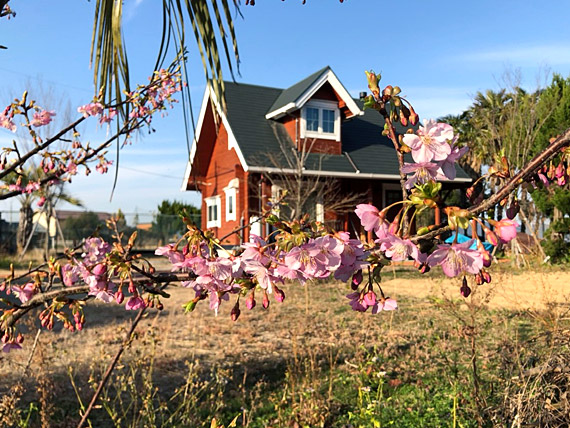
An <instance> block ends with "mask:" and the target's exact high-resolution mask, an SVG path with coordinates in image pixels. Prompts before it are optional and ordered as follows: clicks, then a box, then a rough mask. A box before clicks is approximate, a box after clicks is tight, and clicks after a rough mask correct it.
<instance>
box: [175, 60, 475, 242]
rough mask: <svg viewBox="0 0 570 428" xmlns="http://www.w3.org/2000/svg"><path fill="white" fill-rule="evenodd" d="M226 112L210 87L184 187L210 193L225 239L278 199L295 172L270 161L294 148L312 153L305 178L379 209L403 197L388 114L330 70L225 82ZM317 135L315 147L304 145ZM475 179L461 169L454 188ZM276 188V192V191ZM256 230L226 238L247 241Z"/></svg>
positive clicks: (208, 205) (205, 208) (206, 221)
mask: <svg viewBox="0 0 570 428" xmlns="http://www.w3.org/2000/svg"><path fill="white" fill-rule="evenodd" d="M225 100H226V110H225V111H223V110H222V108H221V104H220V102H219V100H218V99H216V96H215V94H214V92H213V91H212V90H211V89H210V88H209V87H208V88H207V89H206V91H205V93H204V98H203V100H202V107H201V110H200V116H199V120H198V125H197V129H196V135H195V139H194V144H193V146H192V150H191V154H190V160H189V163H188V166H187V168H186V173H185V177H184V183H183V186H182V189H183V190H197V191H200V192H201V194H202V213H203V214H202V228H204V229H206V228H207V229H213V230H214V232H215V234H216V236H217V237H218V238H222V237H224V236H225V235H227V234H229V233H230V232H231V231H232V230H234V229H236V228H237V227H239V226H241V225H244V224H247V223H249V222H250V221H252V219H254V218H255V217H256V216H258V215H259V213H260V212H262V211H263V210H264V209H266V208H267V207H268V206H269V201H270V200H271V198H272V195H273V196H275V190H276V189H275V187H276V186H275V184H273V185H272V184H271V183H272V181H271V180H268V179H267V177H271V175H272V174H283V173H288V172H290V173H294V172H295V171H293V170H291V171H288V170H287V166H286V165H285V166H283V165H276V164H275V161H274V160H273V161H272V162H269V160H268V159H269V158H272V159H275V158H276V157H271V156H269V155H270V154H272V153H273V154H277V153H280V152H282V151H283V147H284V145H285V146H288V147H289V149H290V150H301V148H302V147H304V148H305V150H307V147H309V148H310V149H309V151H310V153H308V154H307V156H306V158H304V164H303V168H302V172H303V176H305V177H321V178H322V177H324V178H325V179H326V180H336V181H335V183H336V184H335V185H336V186H338V187H339V188H340V189H341V190H344V191H346V192H352V193H358V194H362V195H364V196H363V198H362V201H361V202H363V203H364V202H369V203H373V204H374V205H376V206H378V207H383V206H387V205H388V204H390V203H392V202H395V201H396V200H400V199H401V191H400V190H399V189H400V187H399V172H398V162H397V158H396V154H395V152H394V148H393V145H392V143H391V142H390V140H388V139H387V138H386V137H383V136H382V133H381V132H382V129H383V125H384V123H383V119H382V117H381V116H380V115H379V114H378V112H376V111H371V110H367V111H364V110H363V109H362V102H360V101H358V100H355V99H353V98H352V97H351V96H350V94H349V93H348V91H347V90H346V89H345V88H344V86H343V85H342V83H341V82H340V81H339V80H338V78H337V77H336V75H335V74H334V73H333V71H332V70H331V69H330V68H329V67H325V68H323V69H321V70H319V71H317V72H316V73H314V74H312V75H310V76H308V77H307V78H305V79H303V80H302V81H300V82H298V83H296V84H294V85H293V86H291V87H289V88H287V89H279V88H270V87H263V86H257V85H249V84H243V83H239V84H238V83H232V82H225ZM308 139H310V141H311V144H310V145H306V144H305V145H304V143H306V142H307V140H308ZM470 181H471V180H470V178H469V177H468V176H467V174H465V172H464V171H462V170H460V169H459V168H458V174H457V178H456V179H455V180H454V182H452V183H447V184H446V186H448V187H450V186H451V187H457V186H464V185H465V184H466V183H469V182H470ZM272 187H273V189H272ZM322 203H323V201H315V204H316V205H317V206H316V209H315V210H314V213H315V215H316V216H317V217H320V219H321V220H324V219H325V218H326V219H327V220H334V221H336V225H337V226H340V227H343V228H346V229H347V230H352V229H353V228H354V224H355V222H354V218H353V217H352V216H351V215H350V214H348V213H343V214H335V213H330V212H323V208H322V205H321V206H320V207H319V204H322ZM267 230H268V228H267V227H266V226H263V225H260V224H258V223H257V224H254V225H253V227H252V233H256V234H259V235H262V236H263V235H265V234H266V233H267ZM248 237H249V236H248V231H247V230H246V231H244V232H243V233H241V234H239V235H233V236H231V237H230V238H227V239H226V240H224V243H225V244H230V245H232V244H239V243H240V241H241V240H247V239H248Z"/></svg>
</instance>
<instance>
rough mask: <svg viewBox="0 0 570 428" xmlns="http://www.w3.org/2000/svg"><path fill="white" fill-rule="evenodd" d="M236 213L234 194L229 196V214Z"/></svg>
mask: <svg viewBox="0 0 570 428" xmlns="http://www.w3.org/2000/svg"><path fill="white" fill-rule="evenodd" d="M233 213H234V197H233V196H232V195H230V196H228V214H233Z"/></svg>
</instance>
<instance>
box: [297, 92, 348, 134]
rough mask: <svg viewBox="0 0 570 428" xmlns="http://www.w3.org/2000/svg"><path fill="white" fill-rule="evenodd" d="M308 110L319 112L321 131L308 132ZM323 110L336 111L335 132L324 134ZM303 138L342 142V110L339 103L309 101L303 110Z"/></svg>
mask: <svg viewBox="0 0 570 428" xmlns="http://www.w3.org/2000/svg"><path fill="white" fill-rule="evenodd" d="M307 108H315V109H318V110H319V130H318V131H309V130H307ZM323 110H333V111H334V132H332V133H331V132H323ZM301 138H321V139H325V140H336V141H340V110H339V108H338V103H336V102H334V101H325V100H318V101H316V100H311V101H308V102H307V103H306V104H305V105H304V106H303V108H302V109H301Z"/></svg>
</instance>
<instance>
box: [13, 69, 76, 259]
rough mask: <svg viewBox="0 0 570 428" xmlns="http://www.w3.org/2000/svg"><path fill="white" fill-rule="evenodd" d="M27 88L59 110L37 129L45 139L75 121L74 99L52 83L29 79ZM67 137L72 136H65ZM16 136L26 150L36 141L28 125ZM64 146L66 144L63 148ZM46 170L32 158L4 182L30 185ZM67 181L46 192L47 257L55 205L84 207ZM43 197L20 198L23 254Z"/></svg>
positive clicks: (18, 243) (20, 247)
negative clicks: (51, 118)
mask: <svg viewBox="0 0 570 428" xmlns="http://www.w3.org/2000/svg"><path fill="white" fill-rule="evenodd" d="M25 87H27V88H30V89H29V92H30V93H31V94H33V97H34V98H35V99H36V101H37V104H38V105H40V106H42V108H44V109H45V110H47V111H51V110H57V111H58V115H57V116H55V117H54V119H53V120H52V121H51V122H50V123H48V124H47V125H44V126H42V127H40V128H37V129H35V132H36V133H37V134H38V135H39V136H40V137H41V138H42V139H44V138H47V137H49V136H51V135H53V134H55V133H56V132H57V130H59V129H61V128H62V126H63V125H64V124H66V123H70V122H72V120H73V110H72V108H71V102H70V101H69V99H68V98H67V96H66V95H63V94H58V93H57V91H56V90H55V89H54V88H53V86H51V85H45V84H44V83H43V82H42V81H41V80H40V79H37V80H36V81H33V82H32V81H30V80H28V81H27V83H26V85H25ZM14 96H15V94H9V95H8V96H7V98H14ZM63 137H64V138H67V137H68V136H65V135H64V136H63ZM16 139H17V142H18V146H19V147H22V148H23V149H24V150H26V151H28V150H30V149H32V148H33V146H34V143H33V141H31V140H30V134H29V132H27V131H26V129H24V128H20V129H18V131H17V133H16ZM62 148H63V147H62ZM44 175H45V174H44V172H43V170H42V168H41V167H40V166H39V165H38V159H37V158H36V157H32V158H31V159H30V160H29V161H28V162H27V163H26V165H25V167H24V168H23V169H22V170H21V171H16V172H15V173H14V174H10V175H8V176H7V177H6V178H5V179H4V182H5V183H6V184H16V183H21V184H22V185H24V186H25V185H26V184H28V181H30V180H32V181H39V180H41V179H42V178H43V177H44ZM64 187H65V183H64V182H60V183H58V184H57V185H54V186H52V187H51V188H46V189H45V190H44V192H43V193H42V196H43V198H44V200H45V208H44V209H43V211H44V212H45V213H46V220H47V225H48V228H47V229H48V230H47V231H46V237H45V254H44V255H45V256H46V257H47V251H48V248H49V239H50V237H49V224H50V220H51V218H52V217H53V215H54V214H55V206H56V204H57V203H58V202H59V201H65V202H67V203H69V204H71V205H76V206H81V202H80V201H79V200H77V199H76V198H73V197H72V196H71V195H69V194H68V193H67V192H66V191H65V189H64ZM39 198H40V196H39V194H38V193H36V192H33V193H23V194H22V195H20V196H19V197H18V199H19V201H20V216H19V221H18V229H17V232H16V247H17V251H18V254H20V255H22V254H23V253H24V251H25V248H26V247H27V246H28V244H29V241H30V239H31V235H32V234H33V231H34V225H33V217H34V210H33V204H34V202H36V201H37V200H38V199H39Z"/></svg>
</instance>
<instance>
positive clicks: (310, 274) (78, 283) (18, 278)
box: [0, 0, 570, 426]
mask: <svg viewBox="0 0 570 428" xmlns="http://www.w3.org/2000/svg"><path fill="white" fill-rule="evenodd" d="M121 3H122V2H120V1H118V2H104V1H102V0H99V1H97V7H98V9H97V12H96V14H97V19H98V22H99V23H100V24H101V23H102V25H103V26H105V25H110V24H111V21H107V20H108V19H110V18H109V15H108V14H112V12H113V10H116V9H113V8H119V9H120V7H121V6H120V5H121ZM191 3H192V5H194V6H196V7H198V8H199V6H198V3H200V2H191ZM195 3H196V4H195ZM251 3H253V2H251ZM0 5H2V6H3V8H2V9H1V10H2V11H3V14H4V15H7V16H10V14H9V13H6V11H10V10H9V9H7V2H5V1H4V2H3V4H2V3H0ZM109 5H111V6H109ZM194 6H193V7H194ZM106 7H110V8H111V9H106ZM208 19H209V18H208ZM210 24H211V22H210ZM96 31H98V30H96ZM202 42H203V41H202ZM114 43H115V44H113V43H110V45H113V46H114V47H113V49H115V50H114V54H113V55H112V56H111V57H110V58H112V61H111V62H112V63H113V65H112V66H110V68H109V69H108V70H107V71H106V72H104V73H103V72H102V71H101V70H99V72H101V73H103V74H98V76H100V77H98V78H97V79H98V80H97V83H98V85H100V86H101V87H103V88H104V89H103V90H102V91H101V92H99V93H97V95H96V96H95V98H94V99H93V100H91V101H90V102H88V103H87V104H85V105H82V106H79V107H78V108H77V116H78V117H77V119H75V120H74V121H72V122H71V123H70V124H68V125H67V126H65V127H63V128H62V129H61V130H59V131H56V132H55V133H54V134H53V135H52V136H50V137H43V138H42V137H40V135H39V133H38V132H37V129H38V128H41V127H42V126H46V125H47V124H48V123H50V122H51V121H52V117H53V114H54V112H52V111H48V110H46V109H44V108H43V107H42V106H40V105H37V104H36V102H35V101H34V100H33V99H32V98H31V96H30V95H29V94H27V93H24V94H23V96H22V97H20V98H19V99H16V100H14V101H13V102H12V103H11V104H9V105H8V106H6V107H5V108H3V109H1V110H0V127H1V128H4V130H3V131H9V132H13V131H15V130H16V129H18V127H20V128H22V129H25V130H26V132H27V133H28V134H29V136H30V139H31V141H32V142H33V145H32V147H31V148H30V149H29V150H27V151H25V152H24V151H22V150H21V148H20V147H18V145H17V144H14V146H13V147H6V148H3V149H2V152H1V153H0V179H3V178H4V177H7V176H8V175H10V174H16V175H19V176H21V177H22V180H20V181H18V180H16V182H14V183H12V184H6V185H4V186H3V188H2V189H1V190H0V199H8V198H12V197H16V196H18V195H22V194H36V195H39V196H40V198H41V195H42V194H43V193H44V192H45V191H46V189H49V188H50V187H51V186H55V185H57V184H58V183H60V182H64V181H69V180H70V179H71V178H72V177H74V176H75V175H77V174H80V173H84V174H90V173H91V172H92V170H93V169H94V170H95V171H97V172H98V173H106V172H107V171H108V168H109V165H110V164H111V161H110V160H109V159H108V158H107V156H106V154H107V150H108V149H109V147H110V145H111V144H113V143H114V142H116V141H117V140H118V139H123V140H124V139H126V140H127V141H128V139H129V138H131V136H132V135H133V133H134V132H136V131H137V130H140V129H141V128H144V127H145V126H149V125H150V123H151V120H152V118H153V116H154V115H155V114H156V113H159V112H163V111H165V110H166V109H167V108H169V107H170V106H172V104H173V103H174V102H175V101H176V99H175V97H176V95H177V94H179V93H180V92H181V91H182V89H183V87H184V81H183V74H184V68H183V62H182V60H183V56H184V53H183V52H178V55H177V56H176V60H175V62H174V64H173V65H172V66H170V67H166V68H159V69H158V70H157V71H155V72H154V73H153V74H152V76H151V77H150V82H149V83H148V84H146V85H140V86H138V87H137V88H136V89H132V90H127V91H126V92H124V93H121V94H120V95H119V93H118V92H116V91H110V89H109V85H108V84H109V82H110V80H106V79H108V78H109V76H111V75H113V73H119V74H120V70H124V68H121V67H124V64H123V63H122V62H121V58H122V57H121V52H122V50H121V48H120V46H119V45H118V44H117V40H115V41H114ZM199 43H200V41H199ZM102 46H103V45H101V46H98V48H99V47H101V49H103V47H102ZM105 49H106V48H105ZM226 50H227V49H226ZM97 52H99V49H97ZM97 55H99V53H97ZM101 55H103V54H101ZM208 55H209V54H208ZM113 61H115V62H113ZM116 61H118V62H116ZM103 63H105V61H103ZM214 68H215V67H214ZM96 73H97V67H96ZM105 73H107V74H105ZM109 73H110V74H109ZM101 76H103V77H101ZM217 77H219V74H218V75H217ZM366 77H367V81H368V87H369V89H370V94H369V95H368V96H367V97H366V99H365V108H370V109H374V110H376V111H377V112H378V114H380V115H381V116H382V117H383V119H384V123H385V126H384V130H383V131H382V132H383V134H384V135H386V136H387V137H388V138H389V139H390V140H391V141H392V143H393V146H394V150H395V151H396V153H397V158H398V164H399V165H398V166H399V171H400V184H401V192H402V199H401V201H399V202H396V203H395V204H393V205H391V206H389V207H384V208H383V209H378V208H377V207H374V206H372V205H369V204H360V205H358V206H356V207H355V212H356V215H357V216H358V217H359V218H360V221H361V225H362V227H363V229H364V230H365V231H367V232H370V233H369V235H368V236H369V237H370V238H366V237H365V236H361V237H356V236H351V235H350V234H349V233H348V232H347V231H342V230H331V229H329V228H327V227H325V226H324V225H323V224H322V223H320V222H318V221H309V220H307V219H306V218H300V219H295V220H291V221H285V220H283V219H280V218H279V217H278V216H277V215H275V213H272V212H271V211H268V212H266V213H263V215H262V218H263V221H265V222H267V223H269V224H271V225H272V226H273V227H274V229H275V233H274V240H272V241H271V242H268V241H265V240H263V239H262V238H260V237H257V236H252V238H251V240H250V242H248V243H244V244H243V245H242V246H241V247H240V248H239V249H237V250H235V251H229V250H227V249H225V248H224V247H223V246H222V245H221V243H220V240H218V239H216V238H215V237H214V235H213V234H212V233H210V232H209V231H208V230H201V229H199V228H198V227H197V226H196V225H194V224H193V223H192V222H191V221H190V220H189V219H184V221H185V224H186V229H187V231H186V233H185V234H184V236H183V237H182V238H181V239H180V240H179V241H178V242H176V243H174V244H168V245H166V246H163V247H160V248H157V249H156V252H155V253H156V254H157V255H159V256H164V257H166V258H167V259H168V260H169V262H170V264H171V269H170V271H168V272H158V271H157V270H156V269H155V268H154V267H153V266H152V264H151V262H150V261H149V260H146V259H144V258H143V257H141V256H140V255H139V254H136V253H135V252H133V247H134V245H135V241H136V233H134V234H132V235H131V236H128V237H127V236H123V235H122V234H121V233H120V232H119V231H118V229H117V228H116V227H115V233H114V240H113V241H112V242H106V241H104V240H103V239H101V238H100V237H96V236H93V237H91V238H88V239H86V240H85V241H84V242H83V243H82V244H81V245H79V246H78V247H76V248H70V249H68V250H66V252H65V254H64V255H63V256H62V257H59V258H56V257H53V258H51V259H50V260H49V261H48V262H46V263H44V264H41V265H38V266H34V267H32V268H30V269H29V270H28V271H26V272H24V273H18V274H16V273H15V272H14V271H12V272H11V274H10V275H9V276H8V277H7V278H5V279H4V280H3V282H2V283H1V284H0V290H1V291H2V292H4V293H5V294H6V298H3V299H2V300H1V302H0V332H1V333H0V334H1V343H2V349H3V351H4V352H10V351H13V350H18V349H21V348H22V347H23V346H24V336H23V334H22V332H21V331H20V329H19V325H20V321H21V320H22V318H23V317H24V316H26V315H28V314H30V313H32V310H33V309H34V308H39V307H41V308H43V309H42V310H41V312H40V313H39V315H38V316H39V320H40V322H41V325H42V326H43V327H44V328H47V329H51V328H53V327H54V325H55V324H56V323H61V324H62V325H63V326H64V327H65V328H66V329H68V330H70V331H77V330H81V329H82V328H83V326H84V325H85V323H87V322H89V320H88V319H86V318H85V314H84V311H83V308H84V306H85V305H86V304H87V303H88V302H89V301H91V300H99V301H101V302H104V303H106V304H108V305H122V306H124V308H125V310H128V311H131V310H137V311H139V315H138V316H137V318H136V319H135V322H134V324H133V328H132V329H131V332H132V330H133V329H134V327H135V326H136V323H137V322H138V320H139V319H140V318H141V317H142V314H143V313H144V311H145V310H146V309H147V308H149V307H154V308H157V309H162V307H163V305H164V303H163V302H164V301H165V300H167V298H168V297H169V295H168V292H167V289H168V287H169V286H170V285H171V284H179V285H180V286H181V287H184V288H186V289H187V291H188V301H187V303H186V305H185V309H186V311H187V312H191V311H193V310H194V308H195V307H196V305H198V304H207V305H208V306H209V308H210V309H211V310H212V311H213V312H214V313H216V314H217V313H218V311H219V309H220V307H221V306H224V305H227V306H230V307H231V310H230V316H231V318H232V319H233V320H234V321H237V320H238V319H239V317H240V314H241V311H242V309H247V310H254V309H255V308H257V309H256V310H260V308H264V309H267V308H268V307H269V306H270V304H271V302H272V301H275V302H277V303H283V302H284V301H285V298H286V291H287V287H295V286H307V284H308V283H309V282H311V281H314V280H320V279H335V280H338V281H344V282H347V283H349V284H350V287H351V288H352V290H351V291H352V292H351V293H349V294H348V295H347V296H346V298H347V302H346V304H349V305H350V306H351V307H352V309H353V310H354V311H357V312H370V313H371V315H372V316H381V315H382V313H383V312H385V311H393V310H396V309H397V308H398V303H397V296H389V295H388V294H387V293H386V291H385V290H384V289H383V288H382V284H381V272H382V269H383V268H384V267H385V266H387V265H389V264H390V263H391V262H393V261H404V260H410V259H411V260H413V261H414V263H415V265H416V267H417V268H418V269H419V271H420V272H422V273H427V272H428V271H430V270H431V269H434V268H437V267H438V266H439V267H441V268H442V270H443V273H444V274H445V275H447V276H448V277H450V278H453V279H452V280H453V281H456V282H457V288H458V292H459V293H461V295H462V296H463V297H464V298H468V297H469V295H470V294H471V292H472V290H473V289H474V288H476V287H478V286H480V285H482V284H484V283H488V282H490V281H491V274H490V271H489V268H490V266H491V264H492V258H491V256H490V254H489V253H488V252H487V250H485V248H484V246H483V244H482V242H481V238H480V237H479V236H478V235H477V230H478V229H479V228H481V229H482V230H483V233H484V235H485V239H486V240H487V241H489V242H490V243H492V244H494V245H496V244H498V243H499V242H504V243H506V242H509V241H510V240H512V239H513V238H514V237H515V236H516V227H517V223H516V222H515V220H514V219H515V217H516V214H517V206H516V205H509V203H510V201H512V199H511V198H509V196H510V195H511V194H513V193H514V192H516V191H517V189H518V188H519V187H520V186H540V185H542V184H541V183H542V182H543V181H544V178H543V177H542V176H541V171H542V168H543V167H544V165H546V164H547V163H549V162H551V161H552V162H554V163H556V164H559V165H562V167H561V174H564V175H565V177H567V176H568V171H569V167H570V149H569V148H568V147H569V144H570V130H567V131H565V132H564V133H563V134H562V135H560V136H558V137H555V138H553V140H552V142H551V144H550V146H549V147H547V148H546V149H545V150H544V151H543V152H541V153H539V154H538V155H537V156H536V157H534V158H533V159H532V160H531V161H530V162H529V163H528V164H526V165H524V166H522V167H519V168H514V167H511V166H510V165H509V163H508V161H507V160H506V159H501V162H500V164H498V165H493V167H492V168H491V170H490V172H489V174H488V175H487V176H486V177H484V179H491V178H492V179H494V180H498V181H500V182H501V186H500V190H499V191H497V192H496V193H495V194H494V195H492V196H491V197H489V198H487V199H484V198H483V196H482V195H480V194H477V193H476V190H475V187H472V188H471V189H469V190H468V191H467V194H468V196H469V199H470V201H471V206H470V207H469V208H460V207H456V206H445V205H444V203H443V200H442V197H441V195H440V191H441V188H442V184H441V180H445V179H447V180H449V179H453V178H454V177H455V164H456V162H457V160H458V159H459V158H461V156H463V155H464V154H465V152H466V148H465V147H461V146H459V145H458V143H457V138H456V135H455V132H454V129H453V128H452V127H451V126H450V125H448V124H444V123H437V122H435V121H432V120H425V121H424V122H423V124H422V125H421V126H419V127H418V128H417V129H416V130H415V131H414V129H415V128H414V127H415V126H416V125H419V123H420V122H419V116H418V114H417V113H416V111H415V109H414V108H413V105H412V103H411V102H410V101H409V100H407V99H406V98H405V97H404V96H403V93H402V90H401V88H399V87H398V86H391V85H388V86H384V87H381V86H380V80H381V77H380V75H379V74H376V73H374V72H373V71H367V72H366ZM124 83H125V85H127V87H128V82H124ZM219 90H220V91H223V87H222V86H221V85H220V87H219ZM84 121H94V122H97V123H99V124H101V125H106V124H110V123H113V124H114V125H115V126H114V128H115V129H116V131H115V132H114V134H113V135H111V136H109V137H108V138H107V139H106V140H105V141H102V142H100V143H98V144H94V145H92V144H91V143H89V142H85V141H83V139H82V138H81V135H80V134H79V132H78V131H77V126H78V125H79V124H80V123H82V122H84ZM396 124H399V126H398V127H396ZM110 129H113V128H110ZM397 129H405V130H406V131H405V132H403V133H398V131H397ZM68 132H71V133H72V138H71V139H70V140H69V141H65V139H63V136H64V135H66V133H68ZM55 143H67V144H66V145H61V146H59V148H58V149H57V150H54V149H53V147H55ZM406 153H410V154H411V158H412V159H413V162H409V163H407V162H405V159H404V154H406ZM32 158H34V159H39V162H38V165H39V166H40V167H41V170H42V174H41V176H39V177H37V178H33V179H31V178H30V177H28V176H26V165H27V163H28V162H29V161H30V160H31V159H32ZM24 177H26V179H24ZM495 205H500V206H503V207H504V209H505V210H506V214H507V217H506V218H505V219H503V220H501V221H497V222H494V221H491V222H489V221H488V220H487V221H485V220H483V219H482V218H480V215H481V214H482V213H483V212H485V211H486V210H488V209H489V208H491V207H494V206H495ZM394 206H396V207H398V208H399V213H398V214H397V215H396V217H395V218H394V220H392V221H391V222H388V221H387V220H386V214H387V212H388V210H389V209H390V208H392V207H394ZM435 209H441V210H442V211H443V212H444V213H445V214H446V217H447V220H446V221H445V222H443V223H442V224H433V225H429V226H427V227H423V228H421V229H419V230H417V231H416V232H413V227H412V225H413V223H414V218H415V216H416V215H417V214H418V213H421V212H423V211H426V210H435ZM110 226H111V227H113V224H112V222H111V224H110ZM468 229H469V230H470V233H471V235H472V239H471V240H470V241H468V242H467V243H459V242H458V240H457V237H458V234H459V232H460V231H465V232H466V233H467V230H468ZM448 232H451V233H452V234H453V235H454V236H455V239H454V240H453V242H452V243H443V242H441V241H440V239H439V237H440V236H441V235H442V234H444V233H448ZM202 301H204V302H203V303H201V302H202ZM258 302H259V305H258ZM102 310H104V309H102ZM261 310H262V309H261ZM119 356H120V352H119V353H118V355H117V356H116V358H115V359H114V361H113V364H115V363H116V361H117V360H118V358H119ZM112 368H113V365H111V366H110V369H109V370H112ZM108 373H109V371H108ZM106 378H108V374H106ZM104 381H105V378H104V379H103V381H102V383H103V382H104ZM102 383H101V384H100V388H99V390H98V391H99V392H100V389H101V385H102ZM97 396H98V393H97V392H96V394H95V396H94V397H93V399H92V401H91V405H90V407H89V408H88V410H87V411H86V412H85V414H84V415H83V420H82V422H81V423H80V426H82V424H83V423H84V422H85V419H86V418H87V416H88V414H89V411H90V409H91V408H92V406H93V404H94V402H95V401H96V400H97Z"/></svg>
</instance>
